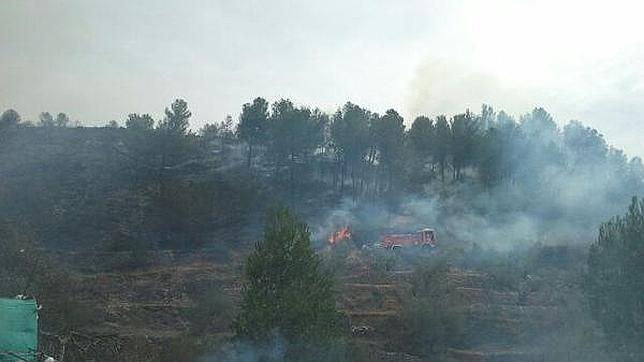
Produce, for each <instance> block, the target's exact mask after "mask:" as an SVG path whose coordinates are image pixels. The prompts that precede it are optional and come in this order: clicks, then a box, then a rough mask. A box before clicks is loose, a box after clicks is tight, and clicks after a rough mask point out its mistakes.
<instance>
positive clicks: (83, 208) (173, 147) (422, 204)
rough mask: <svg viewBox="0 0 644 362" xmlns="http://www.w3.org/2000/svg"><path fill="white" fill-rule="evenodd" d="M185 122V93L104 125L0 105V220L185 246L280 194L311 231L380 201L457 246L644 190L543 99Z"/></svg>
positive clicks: (218, 235)
mask: <svg viewBox="0 0 644 362" xmlns="http://www.w3.org/2000/svg"><path fill="white" fill-rule="evenodd" d="M191 118H192V117H191V112H190V110H189V108H188V104H187V103H186V102H185V101H183V100H176V101H175V102H173V103H172V104H171V105H170V106H169V107H168V108H166V110H165V116H164V117H163V118H162V119H159V120H154V119H152V117H150V116H149V115H147V114H135V113H133V114H130V115H129V116H128V117H127V119H124V120H122V121H121V122H110V123H109V124H108V125H107V126H105V127H83V126H79V125H77V126H74V127H71V126H70V124H71V122H70V121H69V117H68V116H66V115H65V114H62V113H61V114H59V115H58V116H57V117H55V118H54V117H53V116H51V115H50V114H49V113H46V112H45V113H42V114H41V115H40V119H39V121H38V122H36V123H34V122H30V121H21V120H20V115H19V114H18V113H17V112H15V111H13V110H8V111H6V112H4V114H3V115H2V144H1V145H0V169H1V170H2V179H1V180H0V200H1V202H0V208H1V210H0V211H1V214H2V215H3V217H2V219H3V221H5V222H11V223H17V224H21V225H25V226H26V227H29V228H30V229H31V230H34V231H36V232H37V233H38V234H39V235H41V236H42V237H43V239H44V240H45V241H46V242H47V243H51V244H54V245H57V246H60V247H78V246H81V247H82V246H86V247H88V248H94V247H96V246H99V247H102V248H112V249H121V248H123V247H128V248H129V247H133V246H132V245H138V246H137V247H146V248H147V247H152V248H185V247H199V246H204V245H212V244H213V243H215V244H216V243H222V242H227V243H232V244H234V243H240V242H241V241H242V240H243V241H251V240H253V238H256V237H257V236H258V231H257V230H259V227H260V226H261V224H262V222H261V219H262V218H263V215H264V212H263V210H264V209H265V208H266V207H267V206H270V205H272V204H274V203H276V202H281V203H284V204H286V205H289V206H291V207H293V208H295V209H296V210H299V212H300V213H302V214H303V215H305V216H306V218H307V221H309V222H311V223H312V224H313V225H314V226H317V225H320V224H322V223H324V221H323V220H326V219H327V218H328V215H333V212H334V211H337V210H338V209H353V210H357V209H365V208H366V209H368V210H373V209H374V207H375V208H376V209H377V210H386V211H387V212H389V213H392V214H393V215H396V214H399V215H403V216H410V214H411V216H413V217H415V218H416V220H417V223H426V224H440V225H439V226H442V229H443V230H442V231H443V232H448V233H449V234H451V235H453V236H455V237H458V238H459V239H467V238H470V237H472V236H474V235H477V236H475V237H476V238H477V239H480V240H481V241H484V242H486V241H487V242H494V239H497V238H498V233H499V232H507V234H510V235H509V236H510V237H511V238H516V239H531V240H539V239H543V238H544V236H545V237H547V238H551V239H563V238H565V239H568V240H570V239H572V240H573V241H585V240H588V238H592V237H593V234H594V227H595V226H596V225H597V224H598V223H599V222H601V221H603V220H604V219H606V217H609V216H611V215H614V214H616V213H617V212H618V211H619V210H621V209H622V208H623V205H625V204H626V203H627V202H628V200H629V199H630V197H631V196H633V195H637V194H641V193H642V190H643V179H644V166H643V165H642V161H641V159H640V158H638V157H634V158H631V159H629V158H628V157H627V156H626V155H625V154H624V153H623V152H622V151H621V150H619V149H618V148H614V147H612V146H610V145H609V144H608V143H607V141H606V140H604V138H603V137H602V135H601V134H600V133H599V132H598V131H597V130H594V129H591V128H589V127H586V126H584V125H583V124H582V123H580V122H577V121H571V122H569V123H567V124H566V125H565V126H563V127H561V128H560V127H558V126H557V123H555V121H554V120H553V117H552V116H551V115H550V114H548V113H547V112H546V111H545V110H544V109H542V108H535V109H534V110H533V111H531V112H529V113H527V114H525V115H522V116H521V117H519V118H518V119H515V118H513V117H511V116H510V115H508V114H506V113H505V112H503V111H500V112H496V111H494V110H493V109H492V108H491V107H489V106H483V107H482V109H481V111H480V112H479V113H474V112H471V111H469V110H466V111H465V112H464V113H461V114H456V115H453V116H438V117H436V118H434V119H430V118H428V117H425V116H418V117H417V118H416V119H414V120H413V121H411V120H410V121H407V122H405V120H404V119H403V118H402V117H401V116H400V114H399V113H398V112H396V111H395V110H393V109H390V110H387V111H386V112H384V113H383V114H378V113H375V112H372V111H370V110H367V109H364V108H362V107H360V106H358V105H355V104H352V103H346V104H345V105H344V106H342V107H341V108H339V109H338V110H337V111H336V112H335V113H333V114H326V113H324V112H322V111H320V110H319V109H315V108H310V107H308V106H299V105H296V104H294V103H293V102H292V101H290V100H284V99H282V100H279V101H276V102H275V103H273V104H272V105H269V103H268V102H267V101H266V100H264V99H262V98H257V99H255V100H253V101H252V102H250V103H247V104H244V105H243V106H242V108H241V112H240V115H239V117H236V119H235V120H234V119H233V117H228V118H227V119H226V120H225V121H222V122H219V123H213V124H207V125H205V126H203V127H202V128H201V129H200V130H198V131H193V130H191V129H190V128H189V122H190V121H194V120H192V119H191ZM367 219H368V218H367ZM418 219H424V220H420V221H419V220H418ZM363 222H366V221H364V220H363ZM414 226H421V225H414ZM469 241H475V240H469ZM139 244H141V245H139ZM505 246H506V247H507V246H508V245H505ZM510 246H511V245H510Z"/></svg>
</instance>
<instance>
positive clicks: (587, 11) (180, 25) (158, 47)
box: [0, 0, 644, 156]
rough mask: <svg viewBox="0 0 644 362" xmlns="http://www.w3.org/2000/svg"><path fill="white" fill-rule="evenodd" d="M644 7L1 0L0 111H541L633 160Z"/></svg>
mask: <svg viewBox="0 0 644 362" xmlns="http://www.w3.org/2000/svg"><path fill="white" fill-rule="evenodd" d="M643 11H644V5H640V4H639V3H638V1H627V0H612V1H592V0H586V1H582V0H572V1H565V0H557V1H556V0H539V1H536V0H514V1H509V0H486V1H482V0H451V1H447V0H445V1H436V0H433V1H432V0H407V1H393V0H388V1H385V0H370V1H366V0H363V1H359V0H326V1H286V0H272V1H268V0H262V1H260V0H236V1H226V0H212V1H206V0H202V1H197V0H164V1H157V0H137V1H130V0H111V1H89V0H0V110H4V109H7V108H14V109H16V110H17V111H18V112H19V113H20V114H21V115H22V116H23V118H26V119H32V120H35V119H37V117H38V114H39V113H40V112H42V111H49V112H51V113H58V112H65V113H67V114H68V115H69V116H70V117H71V118H72V119H75V120H80V121H82V122H83V123H85V124H91V125H104V124H106V123H107V121H109V120H117V121H122V120H124V119H125V118H126V116H127V114H128V113H133V112H136V113H150V114H152V115H154V116H156V117H161V115H162V113H163V109H164V107H165V106H167V105H168V104H170V103H171V102H172V100H174V99H175V98H184V99H185V100H186V101H188V104H189V106H190V108H191V110H192V112H193V119H192V127H193V128H195V129H197V128H199V127H200V126H201V125H203V124H204V123H207V122H213V121H220V120H223V119H224V118H225V116H226V115H227V114H231V115H233V117H234V118H236V117H237V115H238V114H239V111H240V109H241V105H242V104H243V103H246V102H250V101H251V100H252V99H253V98H255V97H257V96H262V97H264V98H266V99H268V100H269V101H275V100H278V99H280V98H290V99H291V100H293V101H294V102H295V103H296V104H302V105H308V106H314V107H319V108H321V109H322V110H325V111H328V112H332V111H334V110H335V109H337V107H338V106H341V105H342V104H344V103H345V102H347V101H351V102H353V103H357V104H359V105H361V106H364V107H367V108H369V109H371V110H372V111H375V112H379V113H383V112H384V111H385V110H387V109H389V108H394V109H396V110H398V111H399V112H400V113H401V114H402V115H403V116H404V117H405V118H406V120H407V122H409V123H410V122H411V121H412V120H413V118H414V117H415V116H417V115H419V114H425V115H428V116H435V115H438V114H448V115H451V114H454V113H457V112H462V111H464V110H465V109H466V108H469V109H472V110H474V111H478V110H479V109H480V107H481V104H483V103H486V104H490V105H492V106H493V107H494V108H495V109H496V110H501V109H503V110H505V111H506V112H508V113H510V114H513V115H517V116H518V115H520V114H523V113H527V112H528V111H530V110H531V109H532V108H534V107H537V106H540V107H544V108H545V109H547V110H548V111H549V112H550V113H551V114H552V115H553V116H554V118H555V119H556V120H557V121H558V123H559V124H560V125H563V124H564V123H565V122H567V121H569V120H572V119H575V120H579V121H582V122H584V123H585V124H587V125H589V126H592V127H594V128H597V129H598V130H599V131H600V132H601V133H602V134H604V136H605V137H606V138H607V140H608V141H609V143H610V144H612V145H614V146H616V147H618V148H622V149H624V150H625V151H626V152H627V153H628V154H629V155H632V156H634V155H639V156H644V142H641V141H640V139H641V136H643V135H644V22H642V21H641V20H640V19H639V16H640V14H642V12H643Z"/></svg>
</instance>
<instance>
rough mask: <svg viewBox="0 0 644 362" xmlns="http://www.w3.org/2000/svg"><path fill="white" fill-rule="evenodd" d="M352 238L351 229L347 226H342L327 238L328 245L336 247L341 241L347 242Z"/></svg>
mask: <svg viewBox="0 0 644 362" xmlns="http://www.w3.org/2000/svg"><path fill="white" fill-rule="evenodd" d="M352 237H353V234H352V233H351V228H349V227H348V226H344V227H342V228H340V229H338V230H336V231H335V232H334V233H333V234H331V235H330V236H329V239H328V241H329V244H331V245H332V246H333V245H336V244H337V243H339V242H342V241H349V240H351V238H352Z"/></svg>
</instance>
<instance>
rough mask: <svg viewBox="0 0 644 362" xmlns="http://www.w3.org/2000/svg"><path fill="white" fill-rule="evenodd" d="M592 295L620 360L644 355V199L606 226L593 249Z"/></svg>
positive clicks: (589, 287) (635, 201)
mask: <svg viewBox="0 0 644 362" xmlns="http://www.w3.org/2000/svg"><path fill="white" fill-rule="evenodd" d="M586 291H587V294H588V297H589V301H590V307H591V310H592V312H593V316H594V318H595V319H597V321H598V322H599V323H600V325H601V326H602V328H603V329H604V331H605V332H606V336H607V337H608V340H609V341H610V343H611V344H612V347H613V349H614V351H615V352H616V353H618V354H619V355H620V356H619V357H620V360H623V361H626V360H632V361H636V360H637V361H641V358H642V357H643V356H644V345H643V344H642V341H644V292H643V291H644V199H642V200H638V199H637V198H635V197H634V198H633V201H632V203H631V205H630V207H629V208H628V212H627V213H626V215H624V216H617V217H614V218H612V219H611V220H610V221H608V222H606V223H604V224H602V225H601V226H600V228H599V237H598V239H597V242H596V243H594V244H593V245H592V246H591V248H590V255H589V258H588V274H587V277H586Z"/></svg>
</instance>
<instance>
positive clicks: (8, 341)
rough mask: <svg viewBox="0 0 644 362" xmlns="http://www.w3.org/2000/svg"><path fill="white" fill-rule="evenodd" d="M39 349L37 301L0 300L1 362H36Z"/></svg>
mask: <svg viewBox="0 0 644 362" xmlns="http://www.w3.org/2000/svg"><path fill="white" fill-rule="evenodd" d="M37 349H38V306H37V304H36V301H35V300H34V299H27V300H21V299H4V298H0V362H6V361H11V362H14V361H35V360H36V357H35V356H36V350H37Z"/></svg>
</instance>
